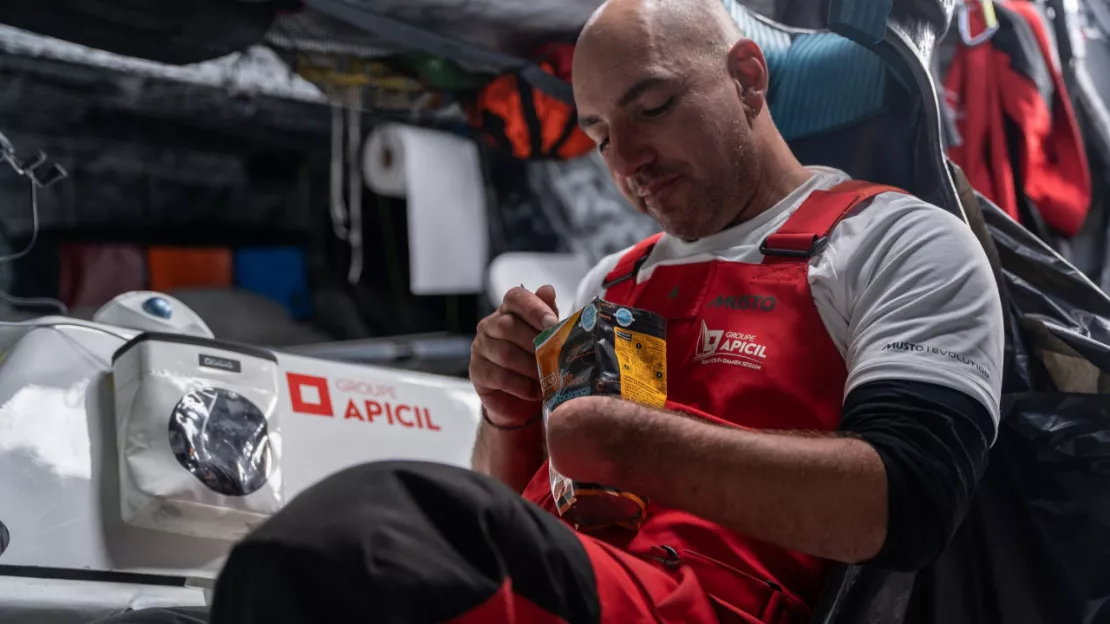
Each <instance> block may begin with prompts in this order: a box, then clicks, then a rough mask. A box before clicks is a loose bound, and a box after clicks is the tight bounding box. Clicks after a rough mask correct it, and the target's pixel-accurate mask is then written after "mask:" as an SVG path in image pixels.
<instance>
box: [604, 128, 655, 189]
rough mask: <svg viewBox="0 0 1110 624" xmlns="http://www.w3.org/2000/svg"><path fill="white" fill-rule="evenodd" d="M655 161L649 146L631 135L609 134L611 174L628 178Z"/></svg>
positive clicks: (653, 153) (641, 139) (639, 138)
mask: <svg viewBox="0 0 1110 624" xmlns="http://www.w3.org/2000/svg"><path fill="white" fill-rule="evenodd" d="M654 160H655V152H654V150H652V149H651V145H650V144H649V143H648V142H647V141H645V140H644V139H643V137H639V136H636V135H635V134H632V133H621V134H620V135H617V134H615V133H610V134H609V166H610V167H611V168H612V169H613V173H615V174H617V175H618V176H620V177H623V178H628V177H632V176H633V175H635V174H636V173H638V172H639V171H640V170H641V169H643V168H644V167H645V166H647V165H650V164H651V163H652V161H654Z"/></svg>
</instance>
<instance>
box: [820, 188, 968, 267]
mask: <svg viewBox="0 0 1110 624" xmlns="http://www.w3.org/2000/svg"><path fill="white" fill-rule="evenodd" d="M830 239H831V240H830V243H836V242H838V241H837V239H841V240H840V241H839V242H841V247H847V248H848V249H850V250H852V251H856V252H859V253H862V254H875V253H884V252H887V251H895V250H894V249H893V248H892V246H895V245H897V246H904V245H915V246H919V245H924V246H927V247H938V248H943V249H944V250H945V251H946V252H952V251H956V252H957V253H959V252H960V250H961V249H962V250H963V253H960V254H959V255H963V256H975V257H978V256H980V255H983V250H982V247H981V246H980V244H979V242H978V240H977V239H976V238H975V235H974V233H972V231H971V228H970V227H968V225H967V223H965V222H964V221H963V220H962V219H960V218H959V217H957V216H956V215H954V214H952V213H951V212H948V211H947V210H945V209H943V208H941V207H939V206H937V205H935V204H931V203H929V202H927V201H925V200H923V199H921V198H919V197H916V196H914V195H910V194H908V193H902V192H895V191H887V192H883V193H879V194H878V195H875V196H874V197H873V198H871V199H870V200H868V201H866V202H864V203H862V204H861V205H860V206H859V207H857V208H856V209H855V210H853V211H852V212H851V213H849V214H848V215H847V216H846V217H845V218H844V220H843V221H842V222H841V223H840V224H839V225H838V226H837V227H836V229H834V230H833V232H832V235H831V236H830ZM941 241H944V244H940V245H937V244H935V243H938V242H941ZM845 242H848V243H849V244H847V245H845V244H844V243H845ZM983 259H984V260H985V259H986V257H985V255H983Z"/></svg>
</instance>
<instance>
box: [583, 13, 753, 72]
mask: <svg viewBox="0 0 1110 624" xmlns="http://www.w3.org/2000/svg"><path fill="white" fill-rule="evenodd" d="M742 36H743V35H742V33H741V32H740V28H739V27H738V26H737V25H736V22H735V21H734V20H733V19H732V16H731V15H729V13H728V10H727V9H726V8H725V6H724V3H723V2H721V0H608V1H607V2H605V3H604V4H602V5H601V6H600V7H598V9H597V10H596V11H595V12H594V14H593V15H592V16H591V17H590V19H589V21H587V22H586V25H585V26H584V27H583V29H582V32H581V34H580V35H579V37H578V47H577V49H578V50H581V51H582V54H580V55H578V54H576V57H575V59H576V64H577V63H578V62H582V63H589V62H590V60H589V59H590V56H591V52H592V51H600V52H602V53H603V52H604V50H605V49H606V48H609V47H612V46H613V45H621V44H622V43H625V42H627V41H628V40H629V39H634V40H638V41H640V42H643V43H647V44H649V46H650V47H652V48H654V49H656V50H658V51H659V53H664V54H668V55H681V56H683V57H685V58H686V59H688V60H689V61H690V62H698V61H701V62H704V61H709V62H723V61H724V57H725V55H727V54H728V51H729V49H730V48H732V46H733V44H735V43H736V42H737V41H738V40H739V39H740V38H741V37H742Z"/></svg>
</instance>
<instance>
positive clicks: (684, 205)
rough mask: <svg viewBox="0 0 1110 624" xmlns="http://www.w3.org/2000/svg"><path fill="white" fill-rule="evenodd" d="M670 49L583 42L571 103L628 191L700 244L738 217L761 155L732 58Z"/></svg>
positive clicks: (667, 226)
mask: <svg viewBox="0 0 1110 624" xmlns="http://www.w3.org/2000/svg"><path fill="white" fill-rule="evenodd" d="M666 48H667V46H666V42H665V41H658V40H657V41H655V42H653V43H652V44H651V45H648V44H646V43H645V42H642V41H637V40H634V39H633V40H631V41H620V40H618V39H615V38H610V39H608V40H606V41H604V42H596V41H595V42H592V44H591V45H589V46H588V47H586V48H583V47H580V48H579V50H578V52H577V53H576V58H575V68H574V76H573V78H574V93H575V100H576V103H577V107H578V114H579V118H580V121H581V123H582V126H583V128H584V129H585V131H586V133H587V134H589V135H590V137H591V138H593V139H594V141H595V142H596V143H597V144H598V149H599V151H600V152H601V154H602V156H603V157H604V159H605V162H606V164H607V165H608V167H609V172H610V174H611V175H612V176H613V180H614V181H615V182H616V184H617V186H618V187H619V188H620V190H621V192H622V193H624V195H625V197H627V198H628V199H629V201H631V202H632V203H633V205H635V206H637V207H638V208H639V209H640V210H642V211H644V212H647V213H648V214H650V215H651V216H652V217H654V218H655V219H656V220H657V221H658V222H659V223H660V225H662V226H663V229H664V230H666V231H667V232H669V233H670V234H672V235H674V236H678V237H680V238H683V239H687V240H694V239H698V238H702V237H705V236H708V235H710V234H714V233H716V232H719V231H720V230H722V229H724V228H725V227H728V226H729V225H730V224H732V223H733V222H734V221H735V220H736V218H737V216H738V213H739V211H740V210H742V208H743V206H744V205H745V203H746V202H747V200H748V198H749V196H750V194H751V189H752V183H751V182H752V181H753V180H755V179H756V176H757V175H758V173H759V172H758V171H757V170H756V169H757V168H758V159H757V158H755V157H754V148H753V144H752V135H751V128H750V126H749V123H748V118H747V113H746V111H745V108H744V106H743V104H742V101H741V99H740V94H739V91H738V86H737V82H736V81H735V80H733V79H732V78H731V77H730V74H729V71H728V67H727V62H728V59H727V58H726V57H725V56H724V55H722V58H720V59H705V58H684V56H686V57H689V56H691V55H689V54H686V55H683V54H682V52H681V50H667V49H666Z"/></svg>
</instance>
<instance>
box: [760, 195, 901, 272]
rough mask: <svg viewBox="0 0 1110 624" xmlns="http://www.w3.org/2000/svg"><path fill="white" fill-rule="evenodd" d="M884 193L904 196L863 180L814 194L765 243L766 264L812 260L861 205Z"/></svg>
mask: <svg viewBox="0 0 1110 624" xmlns="http://www.w3.org/2000/svg"><path fill="white" fill-rule="evenodd" d="M880 193H902V194H906V192H905V191H903V190H902V189H899V188H895V187H893V186H885V185H882V184H874V183H872V182H865V181H863V180H848V181H847V182H841V183H840V184H837V185H836V186H834V187H832V188H831V189H829V190H827V191H814V192H813V193H810V195H809V197H808V198H807V199H806V200H805V202H803V203H802V205H801V206H799V207H798V209H797V210H796V211H795V212H794V214H792V215H791V216H790V218H789V219H787V220H786V223H784V224H782V227H780V228H779V229H778V230H777V231H776V232H775V233H773V234H771V235H770V236H768V237H767V238H765V239H764V240H763V243H762V244H761V245H760V246H759V251H760V253H762V254H763V255H764V256H767V257H766V258H764V263H767V262H781V261H787V260H790V259H793V260H808V259H809V258H811V257H813V255H814V254H816V253H817V252H818V251H821V248H823V247H824V246H825V243H826V242H827V240H828V235H829V233H830V232H832V230H833V228H834V227H836V224H837V223H839V222H840V220H841V219H843V218H844V216H845V215H847V214H848V213H849V212H851V210H852V209H853V208H855V207H856V206H857V205H859V203H860V202H863V201H866V200H868V199H871V198H872V197H874V196H876V195H878V194H880Z"/></svg>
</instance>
